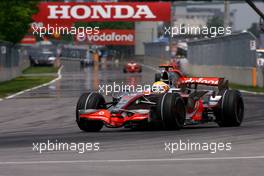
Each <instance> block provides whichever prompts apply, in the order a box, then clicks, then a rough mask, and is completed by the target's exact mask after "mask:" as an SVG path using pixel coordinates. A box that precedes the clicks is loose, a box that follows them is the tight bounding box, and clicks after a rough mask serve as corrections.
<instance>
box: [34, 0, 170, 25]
mask: <svg viewBox="0 0 264 176" xmlns="http://www.w3.org/2000/svg"><path fill="white" fill-rule="evenodd" d="M170 9H171V3H170V2H130V3H128V2H118V3H90V2H88V3H76V2H70V3H64V2H49V3H46V2H41V3H40V4H39V12H38V13H37V14H36V15H33V20H34V21H36V22H43V23H46V24H47V23H53V24H55V23H58V24H61V23H64V24H72V23H74V22H91V21H98V22H106V21H129V22H134V21H170V15H171V10H170Z"/></svg>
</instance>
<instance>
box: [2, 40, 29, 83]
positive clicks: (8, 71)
mask: <svg viewBox="0 0 264 176" xmlns="http://www.w3.org/2000/svg"><path fill="white" fill-rule="evenodd" d="M29 65H30V63H29V59H28V52H27V49H26V47H23V46H17V45H13V44H11V43H8V42H3V41H0V82H3V81H7V80H10V79H13V78H15V77H17V76H19V75H21V72H22V70H23V69H25V68H27V67H28V66H29Z"/></svg>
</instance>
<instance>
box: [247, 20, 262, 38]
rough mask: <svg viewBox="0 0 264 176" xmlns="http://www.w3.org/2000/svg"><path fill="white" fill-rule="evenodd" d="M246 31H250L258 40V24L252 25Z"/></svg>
mask: <svg viewBox="0 0 264 176" xmlns="http://www.w3.org/2000/svg"><path fill="white" fill-rule="evenodd" d="M248 31H250V32H251V33H252V34H254V35H255V36H256V37H257V38H258V37H259V34H260V27H259V24H258V23H252V24H251V27H250V28H248Z"/></svg>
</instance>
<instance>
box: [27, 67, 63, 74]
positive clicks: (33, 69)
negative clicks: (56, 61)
mask: <svg viewBox="0 0 264 176" xmlns="http://www.w3.org/2000/svg"><path fill="white" fill-rule="evenodd" d="M58 69H59V68H57V67H48V66H42V67H28V68H26V69H25V70H24V71H23V74H39V73H57V71H58Z"/></svg>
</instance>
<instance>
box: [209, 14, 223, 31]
mask: <svg viewBox="0 0 264 176" xmlns="http://www.w3.org/2000/svg"><path fill="white" fill-rule="evenodd" d="M223 26H224V20H223V18H222V17H219V16H214V17H212V18H211V19H209V20H208V21H207V27H208V28H210V27H223Z"/></svg>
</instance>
